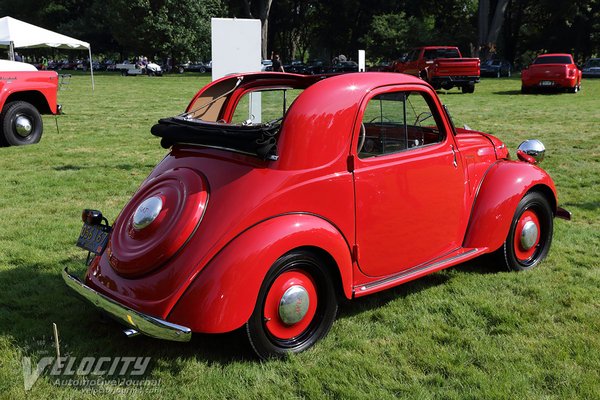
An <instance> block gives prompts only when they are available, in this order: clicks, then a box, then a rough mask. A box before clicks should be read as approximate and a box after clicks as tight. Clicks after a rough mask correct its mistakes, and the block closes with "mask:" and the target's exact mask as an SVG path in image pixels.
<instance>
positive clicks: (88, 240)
mask: <svg viewBox="0 0 600 400" xmlns="http://www.w3.org/2000/svg"><path fill="white" fill-rule="evenodd" d="M109 236H110V226H106V225H88V224H86V223H84V224H83V228H81V233H80V234H79V239H77V246H79V247H81V248H82V249H85V250H87V251H89V252H92V253H94V254H102V252H103V251H104V248H106V244H107V243H108V237H109Z"/></svg>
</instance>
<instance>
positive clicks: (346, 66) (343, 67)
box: [327, 61, 358, 73]
mask: <svg viewBox="0 0 600 400" xmlns="http://www.w3.org/2000/svg"><path fill="white" fill-rule="evenodd" d="M327 72H330V73H344V72H358V64H357V63H356V62H354V61H341V62H338V63H337V64H333V65H332V66H330V67H329V69H328V71H327Z"/></svg>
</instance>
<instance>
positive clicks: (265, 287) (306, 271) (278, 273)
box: [246, 251, 337, 359]
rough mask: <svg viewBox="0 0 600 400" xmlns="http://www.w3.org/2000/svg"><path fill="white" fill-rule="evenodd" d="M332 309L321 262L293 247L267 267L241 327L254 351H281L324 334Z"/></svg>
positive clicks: (332, 297)
mask: <svg viewBox="0 0 600 400" xmlns="http://www.w3.org/2000/svg"><path fill="white" fill-rule="evenodd" d="M336 312H337V295H336V292H335V288H334V285H333V281H332V279H331V276H330V274H329V273H328V272H327V270H326V268H325V265H323V263H322V262H321V260H319V259H318V258H317V257H316V256H315V255H314V254H313V253H311V252H308V251H294V252H292V253H288V254H287V255H284V256H282V257H281V258H280V259H279V260H277V261H276V262H275V263H274V264H273V266H272V267H271V269H270V271H269V272H268V273H267V276H266V278H265V280H264V282H263V284H262V286H261V289H260V292H259V294H258V299H257V301H256V305H255V308H254V312H253V313H252V316H251V317H250V319H249V320H248V322H247V323H246V333H247V335H248V340H249V342H250V345H251V346H252V348H253V349H254V351H255V352H256V354H257V355H258V356H259V357H261V358H263V359H267V358H275V357H282V356H284V355H285V354H286V353H298V352H301V351H304V350H306V349H308V348H309V347H311V346H312V345H313V344H315V343H316V342H317V341H319V340H320V339H321V338H323V337H324V336H325V335H326V334H327V332H329V329H330V328H331V325H332V324H333V321H334V320H335V315H336Z"/></svg>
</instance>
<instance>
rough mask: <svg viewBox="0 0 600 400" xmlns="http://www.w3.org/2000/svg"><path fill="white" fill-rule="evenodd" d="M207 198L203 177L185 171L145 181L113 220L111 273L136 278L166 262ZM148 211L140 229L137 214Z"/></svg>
mask: <svg viewBox="0 0 600 400" xmlns="http://www.w3.org/2000/svg"><path fill="white" fill-rule="evenodd" d="M207 198H208V192H207V185H206V183H205V181H204V178H203V177H202V175H201V174H200V173H198V172H196V171H194V170H191V169H189V168H175V169H172V170H169V171H166V172H165V173H163V174H161V175H159V176H157V177H155V178H153V179H152V180H150V181H148V182H146V183H145V185H144V186H143V187H142V188H140V190H139V191H138V192H137V193H136V194H135V195H134V196H133V198H132V199H131V201H129V203H128V204H127V205H126V206H125V208H124V209H123V211H122V212H121V214H120V215H119V217H118V218H117V220H116V221H115V224H114V227H113V233H112V236H111V241H110V245H109V249H108V250H109V252H108V254H109V259H110V264H111V265H112V267H113V268H114V269H115V271H117V272H118V273H119V274H120V275H123V276H136V275H141V274H143V273H146V272H150V271H152V270H154V269H156V268H158V267H160V266H161V265H162V264H163V263H165V262H166V261H168V260H169V259H170V258H171V257H172V256H173V255H174V254H175V253H176V252H177V251H178V250H179V249H180V248H181V247H182V246H183V245H184V244H185V243H186V241H187V240H188V239H189V238H190V236H191V235H192V233H193V232H194V231H195V230H196V228H197V226H198V224H199V223H200V220H201V219H202V215H203V213H204V209H205V207H206V201H207ZM147 204H151V205H154V207H146V205H147ZM148 208H152V209H153V210H154V211H155V213H154V214H153V215H152V216H151V217H149V218H148V219H146V220H145V222H146V226H143V227H141V228H140V225H143V224H140V223H139V219H140V217H139V215H143V214H144V212H146V214H148ZM136 213H137V214H136ZM134 215H135V216H136V217H137V225H136V224H134Z"/></svg>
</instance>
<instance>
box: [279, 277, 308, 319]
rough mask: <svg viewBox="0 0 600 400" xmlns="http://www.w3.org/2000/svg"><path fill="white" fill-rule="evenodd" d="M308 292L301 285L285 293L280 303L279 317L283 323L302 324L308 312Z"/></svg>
mask: <svg viewBox="0 0 600 400" xmlns="http://www.w3.org/2000/svg"><path fill="white" fill-rule="evenodd" d="M308 305H309V299H308V292H307V291H306V289H305V288H304V287H302V286H300V285H294V286H292V287H290V288H289V289H288V290H286V291H285V293H284V294H283V296H282V297H281V301H280V302H279V317H280V318H281V320H282V321H283V323H285V324H287V325H292V324H295V323H297V322H300V321H301V320H302V318H304V316H305V315H306V313H307V312H308Z"/></svg>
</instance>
